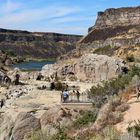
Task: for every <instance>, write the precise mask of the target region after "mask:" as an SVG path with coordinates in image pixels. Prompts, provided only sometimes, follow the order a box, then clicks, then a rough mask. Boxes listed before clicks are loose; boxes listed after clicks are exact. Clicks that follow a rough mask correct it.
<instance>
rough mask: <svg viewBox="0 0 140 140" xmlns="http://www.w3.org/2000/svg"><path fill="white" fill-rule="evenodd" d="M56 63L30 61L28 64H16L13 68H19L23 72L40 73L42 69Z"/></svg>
mask: <svg viewBox="0 0 140 140" xmlns="http://www.w3.org/2000/svg"><path fill="white" fill-rule="evenodd" d="M54 63H55V61H48V60H45V61H28V62H22V63H18V64H14V65H12V66H11V67H12V68H19V69H20V70H23V71H32V70H34V71H35V70H36V71H39V70H41V69H42V67H43V66H44V65H46V64H54Z"/></svg>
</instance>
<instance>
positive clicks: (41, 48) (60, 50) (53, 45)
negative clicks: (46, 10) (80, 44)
mask: <svg viewBox="0 0 140 140" xmlns="http://www.w3.org/2000/svg"><path fill="white" fill-rule="evenodd" d="M80 38H81V36H79V35H66V34H58V33H41V32H28V31H18V30H6V29H0V49H1V50H4V51H6V52H7V53H8V54H9V55H11V56H14V57H15V56H21V57H24V58H56V57H57V56H59V55H61V54H65V53H66V52H68V51H70V50H72V49H75V47H76V42H77V41H78V40H79V39H80Z"/></svg>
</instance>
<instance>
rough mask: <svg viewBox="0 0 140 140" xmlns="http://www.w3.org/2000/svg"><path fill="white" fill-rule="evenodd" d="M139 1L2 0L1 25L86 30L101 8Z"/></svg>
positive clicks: (139, 0)
mask: <svg viewBox="0 0 140 140" xmlns="http://www.w3.org/2000/svg"><path fill="white" fill-rule="evenodd" d="M138 5H140V0H0V28H6V29H16V30H28V31H32V32H57V33H65V34H79V35H85V34H87V31H88V28H89V27H91V26H93V25H94V23H95V21H96V17H97V12H98V11H104V10H105V9H107V8H119V7H130V6H138Z"/></svg>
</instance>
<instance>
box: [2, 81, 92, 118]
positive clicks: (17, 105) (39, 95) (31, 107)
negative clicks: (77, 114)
mask: <svg viewBox="0 0 140 140" xmlns="http://www.w3.org/2000/svg"><path fill="white" fill-rule="evenodd" d="M27 83H28V84H29V85H26V87H29V88H30V87H32V90H31V91H29V93H28V94H27V95H24V96H21V97H19V98H15V99H13V100H12V102H11V101H7V105H6V107H4V108H2V110H1V111H4V112H6V113H7V114H9V115H11V114H12V115H11V117H12V118H13V120H14V119H15V118H16V116H17V114H19V113H20V112H33V113H35V115H36V117H40V116H41V115H42V114H43V112H45V110H47V109H48V108H49V107H52V106H56V105H61V96H60V93H61V92H60V91H55V90H53V91H50V90H39V89H37V87H38V86H41V85H46V86H47V87H49V85H50V83H48V82H45V81H36V80H30V81H27ZM66 83H67V84H68V85H69V86H72V85H75V86H79V87H80V91H81V92H84V91H85V90H87V89H90V88H91V86H92V85H93V84H91V83H90V84H89V83H82V82H68V81H67V82H66ZM22 88H24V86H23V87H22ZM7 91H8V90H7V89H6V88H2V87H0V97H3V96H4V94H5V93H6V92H7ZM8 102H9V103H8Z"/></svg>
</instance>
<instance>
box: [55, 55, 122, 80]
mask: <svg viewBox="0 0 140 140" xmlns="http://www.w3.org/2000/svg"><path fill="white" fill-rule="evenodd" d="M123 66H124V64H123V60H122V59H119V58H112V57H108V56H106V55H97V54H85V55H83V56H82V57H81V58H79V59H77V60H74V61H71V62H69V63H65V64H63V65H61V64H59V63H58V67H57V66H54V69H56V72H57V75H58V77H63V76H64V77H67V76H69V75H74V76H76V79H79V80H81V81H92V82H100V81H103V80H109V79H111V78H113V77H116V76H117V75H118V74H120V73H121V67H123Z"/></svg>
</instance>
